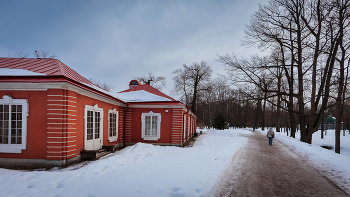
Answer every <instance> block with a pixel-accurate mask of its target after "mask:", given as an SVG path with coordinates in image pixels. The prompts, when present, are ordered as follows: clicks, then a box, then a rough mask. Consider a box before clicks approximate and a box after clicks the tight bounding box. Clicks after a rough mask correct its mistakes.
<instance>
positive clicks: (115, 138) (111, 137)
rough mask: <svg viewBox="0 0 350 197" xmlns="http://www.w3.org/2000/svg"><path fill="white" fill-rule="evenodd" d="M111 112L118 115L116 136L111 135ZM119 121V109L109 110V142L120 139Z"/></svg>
mask: <svg viewBox="0 0 350 197" xmlns="http://www.w3.org/2000/svg"><path fill="white" fill-rule="evenodd" d="M110 114H115V115H116V122H115V128H116V136H110V129H111V128H110V126H111V124H110ZM118 123H119V114H118V111H117V110H116V109H115V108H114V109H113V110H111V109H109V110H108V141H109V142H115V141H117V140H118Z"/></svg>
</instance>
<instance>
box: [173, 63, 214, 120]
mask: <svg viewBox="0 0 350 197" xmlns="http://www.w3.org/2000/svg"><path fill="white" fill-rule="evenodd" d="M212 72H213V71H212V69H211V67H210V66H209V65H207V63H206V62H204V61H202V62H201V63H197V62H194V63H192V64H191V65H190V66H187V65H186V64H183V68H182V69H177V70H175V71H173V74H176V76H175V77H174V78H173V80H174V85H175V88H174V92H176V93H179V94H181V95H182V100H183V101H185V103H186V104H190V105H191V110H192V111H193V112H194V113H195V112H196V111H197V107H196V105H197V100H198V96H199V94H200V93H201V92H202V91H205V90H208V87H207V84H206V83H207V82H208V81H209V79H210V76H211V73H212Z"/></svg>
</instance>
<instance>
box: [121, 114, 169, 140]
mask: <svg viewBox="0 0 350 197" xmlns="http://www.w3.org/2000/svg"><path fill="white" fill-rule="evenodd" d="M166 110H168V112H166ZM173 110H174V109H169V108H129V109H128V112H127V113H126V125H125V126H126V130H125V140H126V143H127V145H131V144H135V143H137V142H143V143H152V144H162V145H170V144H171V125H172V111H173ZM150 111H152V112H154V113H161V124H160V139H158V140H157V141H149V140H143V139H142V137H141V130H142V128H141V127H142V122H141V115H142V113H149V112H150Z"/></svg>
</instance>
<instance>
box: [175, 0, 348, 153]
mask: <svg viewBox="0 0 350 197" xmlns="http://www.w3.org/2000/svg"><path fill="white" fill-rule="evenodd" d="M349 5H350V2H349V0H327V1H321V0H271V1H269V3H268V4H267V5H260V7H259V10H258V11H256V12H255V14H254V15H253V16H252V17H251V20H250V23H249V24H248V25H246V29H245V37H244V38H243V40H242V43H243V44H244V45H246V46H256V47H259V48H260V49H261V50H264V51H265V52H267V54H268V55H266V56H257V55H256V56H252V57H250V58H237V57H236V56H235V55H234V54H232V55H223V56H219V59H218V61H219V62H220V63H222V64H223V65H225V67H226V69H227V74H228V76H229V77H227V78H224V77H219V78H216V79H210V74H211V69H210V67H209V66H208V65H206V63H205V62H201V63H193V64H192V65H190V66H187V65H183V68H182V69H179V70H176V71H174V73H175V74H176V77H175V78H174V82H175V84H176V85H175V92H177V93H181V95H182V101H183V102H185V103H186V104H190V106H191V109H192V111H194V112H195V113H196V114H197V116H198V121H199V122H198V123H199V124H203V125H206V126H209V125H211V124H212V122H211V121H212V120H213V116H215V115H216V114H218V113H219V112H222V113H223V114H225V116H226V117H227V120H228V122H229V123H230V124H231V125H233V126H256V127H262V128H264V127H265V126H266V125H269V126H275V127H276V129H277V132H279V131H280V129H281V127H285V126H288V127H289V128H290V135H291V137H295V132H296V131H297V129H300V135H301V139H300V140H301V141H303V142H307V143H312V134H313V133H314V132H316V131H317V130H318V127H319V125H321V124H322V121H324V119H325V118H326V117H327V115H329V114H332V115H333V116H335V118H336V146H335V151H336V152H338V153H339V152H340V146H339V145H340V129H341V124H342V122H344V125H345V126H346V125H347V124H348V123H347V122H348V120H347V119H348V118H344V117H348V113H347V111H348V97H349V91H348V88H347V84H348V69H349V65H350V60H349V46H350V42H349V38H350V35H349V24H350V23H349V22H350V20H349V17H350V12H349ZM197 68H200V69H201V70H197ZM189 82H191V83H189ZM229 85H230V86H229ZM232 85H233V86H232Z"/></svg>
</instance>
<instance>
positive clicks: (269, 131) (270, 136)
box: [266, 127, 275, 146]
mask: <svg viewBox="0 0 350 197" xmlns="http://www.w3.org/2000/svg"><path fill="white" fill-rule="evenodd" d="M266 137H268V138H269V145H270V146H272V139H273V138H274V137H275V132H274V131H273V130H272V127H270V129H269V130H268V131H267V134H266Z"/></svg>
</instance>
